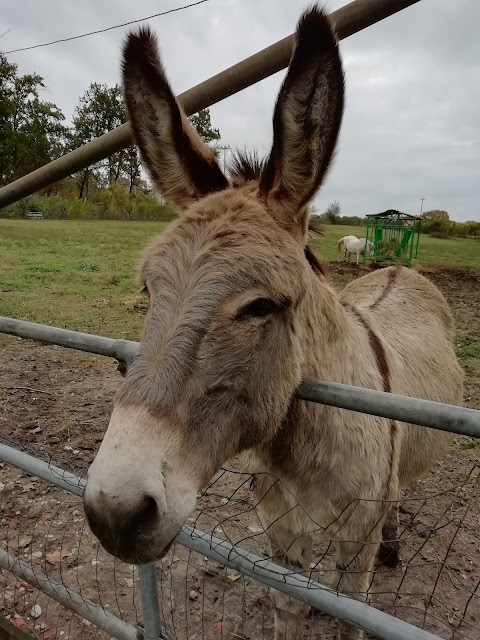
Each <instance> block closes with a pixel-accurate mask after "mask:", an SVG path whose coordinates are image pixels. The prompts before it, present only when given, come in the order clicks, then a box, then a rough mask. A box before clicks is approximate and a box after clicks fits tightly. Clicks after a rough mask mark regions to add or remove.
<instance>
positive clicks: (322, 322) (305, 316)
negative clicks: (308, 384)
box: [301, 273, 368, 384]
mask: <svg viewBox="0 0 480 640" xmlns="http://www.w3.org/2000/svg"><path fill="white" fill-rule="evenodd" d="M301 314H302V324H303V331H304V336H303V344H304V360H303V369H302V377H303V378H319V379H322V380H332V381H335V382H349V383H350V384H355V383H356V382H358V380H356V378H357V374H358V373H359V371H358V366H357V364H358V363H360V362H361V361H362V360H363V358H364V357H365V349H366V348H367V347H368V335H367V333H366V332H365V331H364V330H363V329H362V326H361V325H360V324H359V322H358V319H357V318H356V316H355V314H354V313H352V312H351V311H349V310H348V309H346V308H345V307H344V306H343V305H342V304H341V302H340V300H339V297H338V294H337V292H336V291H335V290H334V289H333V287H331V286H330V285H329V284H327V283H326V282H324V281H322V280H320V279H319V278H317V277H316V276H315V274H313V273H312V276H311V282H310V286H309V288H308V291H307V294H306V296H305V299H304V301H303V305H302V310H301Z"/></svg>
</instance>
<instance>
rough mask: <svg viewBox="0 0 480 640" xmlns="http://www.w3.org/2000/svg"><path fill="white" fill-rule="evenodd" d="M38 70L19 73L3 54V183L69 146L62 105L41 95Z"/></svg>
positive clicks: (0, 64) (0, 123)
mask: <svg viewBox="0 0 480 640" xmlns="http://www.w3.org/2000/svg"><path fill="white" fill-rule="evenodd" d="M42 89H45V85H44V82H43V78H42V77H41V76H39V75H38V74H35V73H34V74H27V75H24V76H19V75H18V68H17V65H15V64H12V63H10V62H8V60H7V58H6V57H5V56H4V55H3V54H0V184H5V183H8V182H10V181H11V180H15V179H16V178H18V177H20V176H22V175H24V174H26V173H29V172H30V171H33V170H34V169H37V168H38V167H40V166H42V165H44V164H47V163H48V162H50V161H51V160H54V159H55V158H57V157H58V156H59V155H61V153H63V151H64V149H65V143H66V135H67V128H66V127H65V126H64V125H63V124H62V122H63V120H64V119H65V118H64V116H63V114H62V112H61V111H60V109H59V108H58V107H57V106H56V105H55V104H53V103H51V102H46V101H44V100H42V99H41V98H40V91H41V90H42Z"/></svg>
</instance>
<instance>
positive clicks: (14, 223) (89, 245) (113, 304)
mask: <svg viewBox="0 0 480 640" xmlns="http://www.w3.org/2000/svg"><path fill="white" fill-rule="evenodd" d="M164 227H165V224H164V223H159V222H117V221H62V220H43V221H29V220H0V315H5V316H12V317H17V318H22V319H25V320H31V321H34V322H41V323H46V324H53V325H57V326H65V327H68V328H70V329H76V330H79V331H87V332H90V333H98V334H102V335H112V336H116V337H128V338H132V339H135V338H137V337H138V331H139V328H140V326H141V324H142V320H143V316H142V315H141V314H139V313H135V311H134V305H135V303H136V302H137V301H138V302H140V301H141V300H142V297H141V295H140V294H139V292H138V289H139V287H138V285H137V283H136V280H135V273H136V265H137V263H138V260H139V256H140V252H141V249H142V247H144V246H145V245H146V244H147V243H148V241H149V240H150V239H151V238H152V237H153V236H155V235H156V234H157V233H161V231H162V230H163V228H164ZM326 229H327V235H326V237H324V238H321V239H315V240H314V245H315V247H316V251H317V253H318V255H319V256H320V258H323V259H324V260H337V259H338V254H337V241H338V239H339V238H340V237H342V236H344V235H348V234H353V235H364V234H365V229H364V228H359V227H346V226H328V227H326ZM418 258H419V259H418V262H419V264H420V265H421V266H422V267H425V266H429V267H432V266H433V267H434V266H443V267H467V268H476V269H480V242H477V241H474V240H461V239H451V240H438V239H434V238H430V237H428V236H421V238H420V251H419V256H418Z"/></svg>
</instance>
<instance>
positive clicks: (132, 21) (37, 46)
mask: <svg viewBox="0 0 480 640" xmlns="http://www.w3.org/2000/svg"><path fill="white" fill-rule="evenodd" d="M204 2H210V0H198V1H197V2H192V3H191V4H186V5H184V6H183V7H177V8H176V9H168V10H167V11H162V12H161V13H154V14H153V15H151V16H146V17H145V18H138V20H130V21H129V22H123V23H122V24H115V25H113V26H112V27H107V28H106V29H98V30H97V31H90V32H88V33H82V34H80V35H79V36H71V37H70V38H61V39H60V40H53V41H52V42H44V43H42V44H34V45H32V46H31V47H22V48H21V49H12V50H11V51H3V53H4V54H7V53H18V52H19V51H29V50H30V49H38V48H39V47H49V46H50V45H52V44H58V43H59V42H69V41H70V40H78V39H79V38H86V37H87V36H94V35H96V34H97V33H105V31H111V30H112V29H120V28H121V27H128V25H130V24H135V23H137V22H143V21H144V20H151V19H152V18H158V17H159V16H166V15H167V14H168V13H175V12H177V11H183V10H184V9H190V7H196V6H197V5H198V4H203V3H204ZM6 33H8V31H7V32H6ZM4 35H5V34H4Z"/></svg>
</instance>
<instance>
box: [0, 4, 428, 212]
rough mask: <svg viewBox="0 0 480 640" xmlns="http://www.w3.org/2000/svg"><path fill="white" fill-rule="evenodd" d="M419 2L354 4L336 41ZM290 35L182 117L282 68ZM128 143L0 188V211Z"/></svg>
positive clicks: (116, 135) (335, 18)
mask: <svg viewBox="0 0 480 640" xmlns="http://www.w3.org/2000/svg"><path fill="white" fill-rule="evenodd" d="M419 1H420V0H354V1H353V2H350V3H349V4H346V5H345V6H343V7H341V8H340V9H337V10H336V11H333V12H332V13H331V14H330V18H331V20H332V23H333V24H334V25H335V28H336V30H337V33H338V37H339V38H340V39H343V38H348V37H349V36H351V35H353V34H354V33H357V32H358V31H361V30H362V29H365V28H366V27H369V26H371V25H373V24H375V23H376V22H380V21H381V20H384V19H385V18H388V17H389V16H391V15H393V14H395V13H398V12H399V11H402V10H403V9H406V8H407V7H409V6H411V5H413V4H416V3H417V2H419ZM293 42H294V36H293V34H292V35H290V36H287V37H286V38H283V39H282V40H279V41H278V42H276V43H275V44H272V45H271V46H269V47H267V48H266V49H263V50H262V51H259V52H258V53H255V54H254V55H252V56H250V57H248V58H245V60H242V61H241V62H238V63H237V64H235V65H233V66H232V67H230V68H229V69H225V70H224V71H221V72H220V73H218V74H216V75H215V76H212V77H211V78H209V79H208V80H205V81H204V82H201V83H200V84H197V85H196V86H195V87H192V88H191V89H188V90H187V91H185V92H184V93H181V94H180V95H179V96H177V99H178V101H179V102H180V104H181V105H182V106H183V108H184V110H185V112H186V114H187V115H191V114H192V113H196V112H197V111H199V110H200V109H205V108H206V107H209V106H211V105H212V104H215V103H217V102H220V101H221V100H224V99H225V98H228V97H229V96H231V95H233V94H235V93H238V92H239V91H242V90H243V89H246V88H247V87H249V86H251V85H253V84H255V83H257V82H260V80H264V79H265V78H268V77H269V76H271V75H273V74H274V73H277V71H281V70H282V69H284V68H285V67H286V66H287V65H288V63H289V60H290V56H291V53H292V47H293ZM132 143H133V140H132V133H131V129H130V124H129V123H128V122H127V123H125V124H122V125H121V126H120V127H118V128H116V129H113V131H109V132H108V133H105V134H104V135H102V136H100V137H99V138H96V139H95V140H92V141H91V142H88V143H87V144H85V145H82V146H81V147H78V149H74V150H73V151H70V153H67V154H66V155H64V156H62V157H61V158H58V159H57V160H53V161H52V162H50V163H48V164H46V165H44V166H43V167H40V168H39V169H36V170H35V171H32V172H31V173H29V174H27V175H26V176H23V177H22V178H19V179H18V180H15V181H14V182H12V183H10V184H8V185H6V186H4V187H2V188H1V189H0V208H2V207H6V206H7V205H9V204H12V203H13V202H17V201H18V200H20V199H21V198H25V197H26V196H29V195H31V194H32V193H35V191H38V190H39V189H42V188H44V187H47V186H48V185H50V184H53V183H54V182H57V181H58V180H62V179H63V178H66V177H67V176H69V175H71V174H72V173H75V172H76V171H80V170H81V169H84V168H85V167H88V166H89V165H91V164H94V163H95V162H98V161H99V160H103V159H104V158H106V157H108V156H110V155H112V154H113V153H115V152H117V151H120V150H121V149H124V148H125V147H128V146H129V145H131V144H132Z"/></svg>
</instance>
